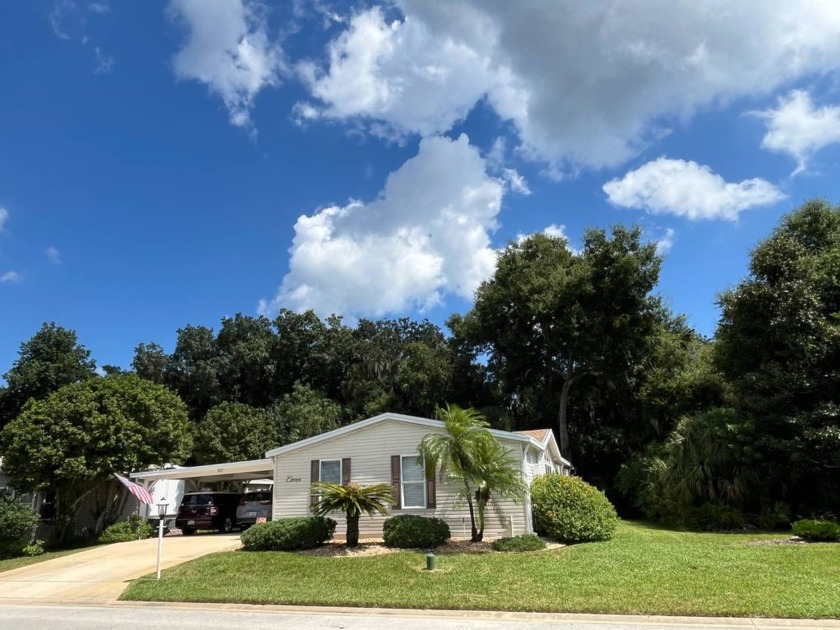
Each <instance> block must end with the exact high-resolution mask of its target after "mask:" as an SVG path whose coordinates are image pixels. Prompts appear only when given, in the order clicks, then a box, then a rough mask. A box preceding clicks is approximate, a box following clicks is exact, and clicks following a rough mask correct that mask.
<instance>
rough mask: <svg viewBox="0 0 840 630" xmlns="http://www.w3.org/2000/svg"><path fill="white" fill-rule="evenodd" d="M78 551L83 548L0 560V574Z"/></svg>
mask: <svg viewBox="0 0 840 630" xmlns="http://www.w3.org/2000/svg"><path fill="white" fill-rule="evenodd" d="M79 551H84V548H79V549H63V550H61V551H48V552H47V553H44V554H41V555H40V556H34V557H31V558H10V559H8V560H0V573H2V572H3V571H11V570H12V569H19V568H21V567H26V566H29V565H30V564H36V563H38V562H43V561H44V560H52V559H53V558H60V557H61V556H67V555H69V554H71V553H76V552H79Z"/></svg>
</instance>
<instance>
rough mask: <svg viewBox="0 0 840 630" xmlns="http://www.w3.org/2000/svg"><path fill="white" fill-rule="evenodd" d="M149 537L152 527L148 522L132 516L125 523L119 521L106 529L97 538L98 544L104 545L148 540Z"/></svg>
mask: <svg viewBox="0 0 840 630" xmlns="http://www.w3.org/2000/svg"><path fill="white" fill-rule="evenodd" d="M151 535H152V525H151V524H150V523H149V521H147V520H146V519H145V518H142V517H140V516H136V515H133V516H130V517H129V519H128V520H127V521H120V522H119V523H114V524H113V525H111V526H109V527H106V528H105V531H103V532H102V534H100V536H99V542H101V543H104V544H110V543H120V542H131V541H132V540H140V539H143V538H150V537H151Z"/></svg>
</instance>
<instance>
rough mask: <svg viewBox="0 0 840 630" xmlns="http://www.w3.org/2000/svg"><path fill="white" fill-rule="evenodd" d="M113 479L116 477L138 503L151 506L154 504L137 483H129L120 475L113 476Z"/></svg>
mask: <svg viewBox="0 0 840 630" xmlns="http://www.w3.org/2000/svg"><path fill="white" fill-rule="evenodd" d="M114 477H116V478H117V480H118V481H119V482H120V483H121V484H122V485H124V486H125V487H126V488H128V491H129V492H130V493H131V494H133V495H134V496H135V497H137V500H138V501H140V503H145V504H146V505H152V504H153V503H154V502H155V500H154V499H153V498H152V495H151V493H150V492H149V491H148V490H146V488H144V487H143V486H141V485H140V484H139V483H134V482H133V481H130V480H129V479H126V478H125V477H123V476H121V475H114Z"/></svg>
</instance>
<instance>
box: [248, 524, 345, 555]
mask: <svg viewBox="0 0 840 630" xmlns="http://www.w3.org/2000/svg"><path fill="white" fill-rule="evenodd" d="M335 525H336V523H335V521H334V520H333V519H331V518H327V517H324V516H296V517H292V518H281V519H280V520H277V521H269V522H267V523H257V524H256V525H252V526H251V527H249V528H248V529H247V530H246V531H244V532H242V546H243V547H244V548H245V550H246V551H298V550H300V549H314V548H315V547H320V546H321V545H323V544H324V543H325V542H327V541H328V540H329V539H330V538H332V537H333V534H334V533H335Z"/></svg>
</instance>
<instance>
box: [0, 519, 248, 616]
mask: <svg viewBox="0 0 840 630" xmlns="http://www.w3.org/2000/svg"><path fill="white" fill-rule="evenodd" d="M157 542H158V541H157V538H149V539H148V540H138V541H134V542H127V543H115V544H113V545H101V546H99V547H95V548H93V549H88V550H85V551H80V552H78V553H73V554H70V555H67V556H62V557H60V558H54V559H52V560H47V561H45V562H40V563H38V564H33V565H30V566H26V567H23V568H20V569H12V570H11V571H4V572H3V573H0V604H2V603H15V602H22V601H26V602H62V603H103V602H110V601H114V600H116V599H117V597H119V595H120V593H122V591H123V589H124V588H125V587H126V585H127V583H128V582H129V581H131V580H134V579H136V578H139V577H141V576H143V575H147V574H148V573H151V572H153V571H154V570H155V565H156V561H157ZM238 547H239V534H226V535H197V536H190V537H186V536H174V537H171V538H164V540H163V566H164V567H171V566H174V565H176V564H179V563H181V562H185V561H187V560H194V559H195V558H198V557H200V556H203V555H205V554H208V553H213V552H217V551H224V550H226V549H235V548H238Z"/></svg>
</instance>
